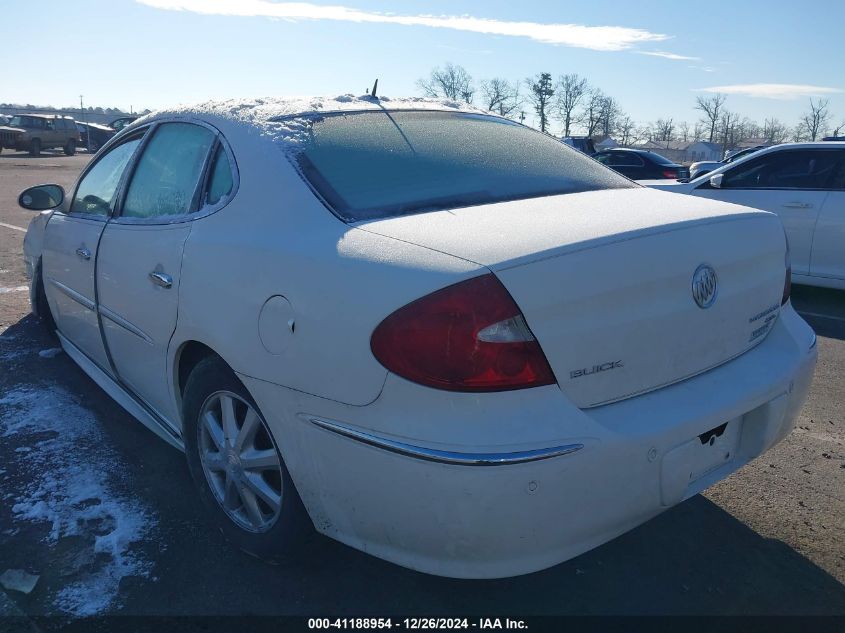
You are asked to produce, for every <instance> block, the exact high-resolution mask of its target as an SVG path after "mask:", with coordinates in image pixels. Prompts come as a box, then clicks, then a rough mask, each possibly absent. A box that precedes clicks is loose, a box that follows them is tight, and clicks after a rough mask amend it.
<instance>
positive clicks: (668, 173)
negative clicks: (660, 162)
mask: <svg viewBox="0 0 845 633" xmlns="http://www.w3.org/2000/svg"><path fill="white" fill-rule="evenodd" d="M663 177H664V178H677V177H678V171H677V170H676V169H664V170H663Z"/></svg>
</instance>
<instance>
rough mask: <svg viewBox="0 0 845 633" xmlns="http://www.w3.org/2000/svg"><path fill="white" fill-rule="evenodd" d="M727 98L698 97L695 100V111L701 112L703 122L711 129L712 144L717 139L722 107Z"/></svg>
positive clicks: (719, 95) (716, 96)
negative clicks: (717, 127)
mask: <svg viewBox="0 0 845 633" xmlns="http://www.w3.org/2000/svg"><path fill="white" fill-rule="evenodd" d="M726 99H727V97H726V96H725V95H723V94H715V95H713V96H712V97H709V98H705V97H697V98H696V100H695V109H696V110H701V112H702V115H703V116H702V122H703V123H706V124H707V126H709V128H710V136H709V140H710V142H711V143H712V142H713V139H714V138H716V126H717V125H718V123H719V117H720V116H721V114H722V106H724V105H725V100H726Z"/></svg>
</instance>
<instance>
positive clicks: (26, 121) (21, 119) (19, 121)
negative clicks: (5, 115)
mask: <svg viewBox="0 0 845 633" xmlns="http://www.w3.org/2000/svg"><path fill="white" fill-rule="evenodd" d="M9 127H32V119H31V118H30V117H28V116H13V117H12V118H11V119H9Z"/></svg>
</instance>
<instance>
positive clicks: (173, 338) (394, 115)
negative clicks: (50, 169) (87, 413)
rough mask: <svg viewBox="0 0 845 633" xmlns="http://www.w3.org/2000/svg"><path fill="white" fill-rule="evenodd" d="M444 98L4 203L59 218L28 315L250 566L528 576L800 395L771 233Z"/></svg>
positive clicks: (249, 121) (779, 435)
mask: <svg viewBox="0 0 845 633" xmlns="http://www.w3.org/2000/svg"><path fill="white" fill-rule="evenodd" d="M449 104H450V102H436V101H421V100H419V99H410V100H402V99H391V100H390V101H386V100H385V101H381V102H380V101H379V100H377V99H373V98H369V97H368V98H360V99H355V98H352V97H349V96H343V97H339V98H337V99H331V98H324V99H307V100H279V99H263V100H260V101H259V102H258V103H256V102H255V101H244V102H240V101H229V102H221V103H206V104H204V105H202V106H201V107H197V108H188V107H180V108H179V109H178V110H176V111H173V112H161V113H157V114H154V115H151V116H150V117H147V119H146V120H145V122H144V123H143V124H142V125H140V126H138V127H137V128H135V129H134V130H127V131H126V132H124V133H123V134H121V135H119V136H116V137H115V138H114V139H112V141H111V142H110V143H109V144H108V145H106V146H105V147H104V148H103V149H102V150H101V151H100V153H99V154H98V155H97V157H96V158H95V159H94V160H93V161H92V162H91V163H90V164H89V165H88V166H87V167H86V169H85V171H83V173H82V174H81V176H80V179H79V181H78V183H77V184H76V185H75V187H74V188H73V190H72V191H70V192H69V195H68V196H65V195H64V192H63V190H62V189H61V187H59V186H57V185H41V186H37V187H33V188H30V189H28V190H26V191H24V192H23V193H22V194H21V196H20V198H19V200H20V203H21V206H23V207H24V208H28V209H30V210H33V211H37V210H42V209H47V210H48V211H46V212H45V213H41V214H39V215H38V216H36V218H35V219H34V220H33V221H32V222H31V224H30V227H29V230H28V232H27V234H26V239H25V242H24V257H25V263H26V266H27V270H28V272H29V274H30V276H31V280H32V282H31V299H32V303H33V307H34V310H35V311H36V312H37V313H40V314H41V315H42V316H43V317H44V318H45V321H49V320H50V319H51V318H52V319H53V320H54V322H55V326H56V328H57V330H58V335H59V339H60V341H61V344H62V347H63V348H64V349H65V350H66V351H67V353H68V355H69V356H70V357H71V358H72V359H73V360H74V361H75V362H76V363H77V364H79V365H80V367H82V369H83V370H84V371H86V372H87V373H88V374H89V375H91V376H92V377H93V378H94V380H95V381H96V382H97V384H98V385H100V386H101V387H102V388H103V389H105V390H106V391H107V392H108V393H109V394H110V395H111V396H112V397H114V398H115V399H116V400H117V401H118V402H119V403H120V404H121V405H122V406H124V407H125V408H126V409H127V410H128V411H130V412H131V413H132V414H133V415H134V416H136V417H137V418H138V419H139V420H140V421H142V422H143V423H144V424H146V425H147V426H148V427H149V428H150V429H152V430H154V431H155V432H156V433H157V434H158V435H160V436H161V437H162V438H164V439H165V440H166V441H168V442H169V443H171V444H172V445H174V446H176V447H178V448H180V449H183V450H184V451H185V452H186V455H187V462H188V468H189V470H190V472H191V475H192V477H193V480H194V482H195V484H196V490H197V494H198V496H199V497H200V499H201V501H202V503H203V504H204V505H205V506H206V508H207V511H208V513H209V517H210V518H211V519H212V520H213V521H214V523H215V524H217V525H218V526H219V527H220V528H221V529H222V531H223V532H224V534H226V536H227V537H228V538H229V539H230V540H231V541H232V542H234V543H235V544H236V545H237V546H238V547H240V548H241V549H243V550H246V551H248V552H250V553H252V554H254V555H257V556H259V557H262V558H265V559H269V560H272V561H279V560H283V559H284V558H285V557H286V556H288V555H290V554H291V553H296V552H298V551H301V543H302V541H303V540H304V539H306V538H308V535H309V532H310V531H311V529H312V525H313V527H316V529H317V530H319V531H321V532H323V533H325V534H327V535H328V536H331V537H333V538H335V539H338V540H340V541H342V542H344V543H346V544H348V545H350V546H352V547H356V548H359V549H361V550H363V551H366V552H368V553H370V554H374V555H376V556H379V557H382V558H385V559H387V560H390V561H393V562H396V563H398V564H400V565H404V566H407V567H410V568H413V569H416V570H420V571H424V572H428V573H433V574H439V575H444V576H453V577H465V578H466V577H472V578H494V577H504V576H512V575H517V574H524V573H528V572H532V571H536V570H539V569H543V568H545V567H549V566H551V565H554V564H556V563H558V562H561V561H564V560H567V559H569V558H572V557H574V556H577V555H578V554H580V553H581V552H584V551H586V550H588V549H591V548H593V547H596V546H598V545H600V544H601V543H604V542H606V541H608V540H610V539H612V538H614V537H615V536H617V535H619V534H621V533H623V532H626V531H627V530H630V529H632V528H633V527H635V526H636V525H639V524H640V523H642V522H644V521H646V520H648V519H649V518H651V517H653V516H655V515H657V514H659V513H660V512H662V511H664V510H666V509H668V508H669V507H671V506H673V505H675V504H677V503H680V502H681V501H683V500H684V499H687V498H689V497H691V496H693V495H696V494H698V493H699V492H701V491H702V490H704V489H705V488H707V487H709V486H711V485H712V484H714V483H716V482H717V481H719V480H721V479H723V478H725V477H726V476H728V475H729V474H730V473H732V472H734V471H735V470H737V469H738V468H740V467H741V466H743V465H744V464H746V463H747V462H749V461H750V460H752V459H754V458H755V457H756V456H758V455H760V454H761V453H763V452H765V451H766V450H768V449H769V448H771V447H772V446H774V445H775V444H776V443H778V442H779V441H780V440H782V439H784V437H786V436H787V435H788V434H789V432H790V431H791V429H792V428H793V425H794V422H795V419H796V416H797V415H798V412H799V410H800V408H801V406H802V404H803V403H804V400H805V398H806V396H807V392H808V389H809V387H810V383H811V380H812V376H813V371H814V367H815V364H816V358H817V351H816V347H815V336H814V334H813V331H812V330H811V329H810V327H809V326H808V325H807V324H806V323H805V322H804V321H803V320H802V319H801V318H800V317H799V316H798V314H797V313H796V312H795V310H794V309H793V308H792V305H791V303H790V301H789V284H788V281H789V270H788V261H787V244H786V240H785V238H784V234H783V229H782V227H781V225H780V222H779V221H778V219H777V218H776V217H775V216H773V215H771V214H769V213H761V212H759V211H755V210H753V209H748V208H745V207H739V206H736V205H725V204H720V203H718V202H710V201H700V200H698V201H695V200H692V199H690V198H686V197H684V196H672V195H669V194H665V193H661V192H658V191H654V190H651V189H648V188H646V187H641V186H638V185H636V184H635V183H633V182H631V181H630V180H627V179H625V178H623V177H622V176H620V175H619V174H617V173H614V172H613V171H611V170H610V169H607V168H605V167H603V166H602V165H600V164H598V163H597V162H596V161H593V160H590V158H589V157H587V156H584V155H583V154H580V153H579V152H573V151H571V150H570V149H569V148H565V147H563V146H562V144H561V143H560V142H559V141H558V140H557V139H554V138H552V137H549V136H547V135H545V134H541V133H539V132H537V131H536V130H533V129H531V128H528V127H526V126H523V125H520V124H518V123H515V122H512V121H509V120H507V119H503V118H501V117H497V116H494V115H490V114H487V113H483V112H481V111H479V110H476V109H471V108H468V107H453V106H450V105H449ZM315 109H316V111H315ZM270 193H272V195H269V194H270ZM49 209H55V210H54V211H52V212H50V211H49ZM256 271H261V274H256ZM761 368H762V369H761ZM143 450H145V451H146V450H148V448H147V447H146V446H145V447H144V449H143ZM683 537H684V535H678V538H683ZM690 538H692V536H690Z"/></svg>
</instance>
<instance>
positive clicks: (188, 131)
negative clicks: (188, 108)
mask: <svg viewBox="0 0 845 633" xmlns="http://www.w3.org/2000/svg"><path fill="white" fill-rule="evenodd" d="M213 142H214V134H213V133H212V132H211V131H210V130H208V129H207V128H204V127H200V126H198V125H192V124H190V123H165V124H164V125H162V126H161V127H159V128H158V129H157V130H156V132H155V135H154V136H153V137H152V139H150V142H149V144H148V145H147V147H146V149H145V150H144V154H143V155H142V156H141V160H140V161H138V166H137V167H136V169H135V174H134V175H133V177H132V183H131V184H130V185H129V191H128V192H127V194H126V201H125V202H124V203H123V216H124V217H129V218H155V217H161V216H169V215H183V214H185V213H190V212H191V211H193V208H192V206H193V201H194V195H195V193H196V190H197V183H198V182H199V179H200V176H201V175H202V168H203V165H204V164H205V159H206V157H207V156H208V152H209V150H210V149H211V145H212V143H213Z"/></svg>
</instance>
